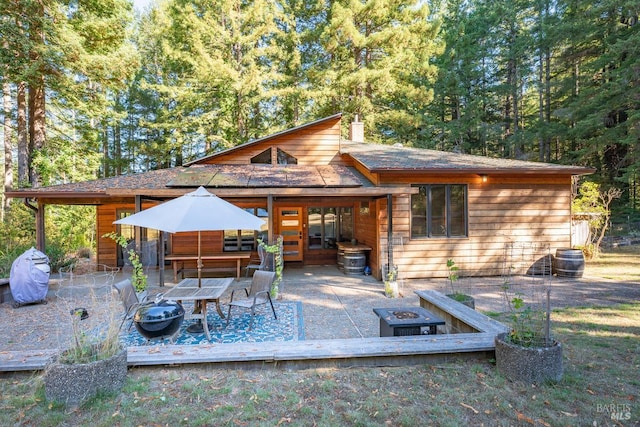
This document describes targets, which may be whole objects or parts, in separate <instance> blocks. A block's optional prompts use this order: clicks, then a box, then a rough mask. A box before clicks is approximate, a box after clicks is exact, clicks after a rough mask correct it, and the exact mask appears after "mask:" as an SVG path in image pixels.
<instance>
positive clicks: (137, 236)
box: [133, 194, 142, 258]
mask: <svg viewBox="0 0 640 427" xmlns="http://www.w3.org/2000/svg"><path fill="white" fill-rule="evenodd" d="M135 205H136V206H135V210H136V212H135V213H138V212H140V211H141V210H142V197H141V196H140V195H139V194H136V201H135ZM133 230H134V231H133V233H134V240H135V242H136V252H138V253H140V249H141V248H142V230H140V227H138V226H135V227H133ZM141 258H142V257H141Z"/></svg>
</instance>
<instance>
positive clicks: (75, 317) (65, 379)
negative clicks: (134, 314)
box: [44, 308, 127, 407]
mask: <svg viewBox="0 0 640 427" xmlns="http://www.w3.org/2000/svg"><path fill="white" fill-rule="evenodd" d="M71 316H72V327H71V331H72V340H71V345H70V346H69V348H67V349H65V350H64V351H62V352H61V353H60V354H59V355H58V356H57V357H55V358H54V359H53V361H52V363H50V364H49V365H48V366H47V367H46V369H45V371H44V390H45V397H46V399H47V400H49V401H54V402H60V403H63V404H64V405H66V406H68V407H77V406H79V405H80V404H81V403H82V402H84V401H85V400H87V399H89V398H91V397H93V396H95V395H96V394H98V393H103V392H106V393H112V392H117V391H120V390H121V389H122V388H123V387H124V384H125V382H126V377H127V349H126V348H124V347H123V346H122V344H121V343H120V340H119V332H120V327H119V326H120V322H119V321H118V320H117V319H115V317H114V318H112V319H111V320H110V321H109V322H108V327H107V329H106V331H104V332H103V333H100V334H97V335H96V336H93V337H91V336H89V335H88V334H87V333H86V332H85V331H83V330H82V328H81V326H80V324H81V322H82V321H83V320H84V319H86V318H87V317H88V316H89V314H88V313H87V310H86V309H84V308H75V309H72V310H71Z"/></svg>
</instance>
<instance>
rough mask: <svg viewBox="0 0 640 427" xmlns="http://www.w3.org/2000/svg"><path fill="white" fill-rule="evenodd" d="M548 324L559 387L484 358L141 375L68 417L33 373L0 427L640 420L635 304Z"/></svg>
mask: <svg viewBox="0 0 640 427" xmlns="http://www.w3.org/2000/svg"><path fill="white" fill-rule="evenodd" d="M636 250H637V248H636ZM633 253H636V254H637V252H633ZM627 255H628V252H627V251H625V250H622V251H621V253H619V254H617V255H613V254H605V255H604V256H603V258H602V259H601V260H599V261H597V264H594V263H593V262H590V263H589V268H588V271H589V273H590V275H592V276H593V275H595V274H596V273H595V272H596V271H598V272H602V274H611V278H616V280H625V281H633V280H634V279H633V278H636V277H640V265H639V264H638V262H637V260H634V259H633V256H630V257H628V256H627ZM636 256H637V255H636ZM621 264H622V265H621ZM553 319H554V334H555V336H556V337H557V338H558V339H559V340H560V341H561V342H562V343H563V346H564V365H565V375H564V378H563V380H562V381H561V382H560V383H558V384H543V385H540V386H531V385H524V384H519V383H512V382H509V381H507V380H505V379H504V378H503V377H501V376H500V375H499V374H497V373H496V370H495V367H494V366H493V364H492V363H491V361H487V362H482V363H480V362H462V361H461V362H452V363H447V364H440V365H421V366H411V367H404V368H357V369H314V370H305V371H292V372H289V371H283V370H279V369H273V368H265V369H264V370H252V371H241V370H231V369H214V368H211V367H207V366H200V367H176V368H164V369H163V368H136V369H130V371H129V379H128V384H127V387H126V389H125V390H124V392H122V393H121V394H119V395H117V396H102V397H99V398H97V399H94V400H92V401H90V402H88V403H87V404H85V405H84V406H82V407H81V408H80V409H79V410H76V411H73V412H71V413H66V412H65V410H64V408H63V407H60V406H56V405H50V404H48V403H47V402H45V401H44V398H43V390H42V385H41V380H40V377H39V375H25V374H12V375H6V374H5V375H4V376H2V377H0V378H1V380H0V394H1V397H0V425H29V426H30V425H34V426H35V425H37V426H65V425H95V426H112V425H122V426H137V425H145V426H156V425H157V426H164V425H190V426H209V425H221V426H227V425H228V426H256V425H257V426H259V425H264V426H274V425H292V426H308V425H318V426H335V425H361V426H370V425H392V426H415V425H423V426H427V425H435V426H460V425H474V426H480V425H485V426H494V425H499V426H500V425H504V426H516V425H524V426H578V425H583V426H586V425H589V426H594V425H596V426H601V425H624V426H630V425H640V403H639V402H638V396H640V356H639V355H640V304H639V303H638V302H634V303H631V302H630V304H626V305H619V306H614V307H601V308H599V307H581V308H569V309H564V310H560V311H557V312H555V313H554V316H553ZM612 414H613V415H614V418H615V417H619V418H620V419H619V420H616V419H612Z"/></svg>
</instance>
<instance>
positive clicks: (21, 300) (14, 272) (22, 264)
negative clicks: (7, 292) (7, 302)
mask: <svg viewBox="0 0 640 427" xmlns="http://www.w3.org/2000/svg"><path fill="white" fill-rule="evenodd" d="M49 273H50V267H49V258H48V257H47V256H46V255H45V254H43V253H42V252H40V251H39V250H37V249H35V248H31V249H28V250H27V251H25V252H24V253H23V254H22V255H20V256H19V257H18V258H16V259H15V261H13V264H12V265H11V275H10V276H9V286H10V287H11V295H13V299H14V300H15V302H17V303H18V304H29V303H32V302H38V301H42V300H44V299H45V298H46V296H47V292H48V290H49Z"/></svg>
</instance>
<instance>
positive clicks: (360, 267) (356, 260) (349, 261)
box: [344, 252, 367, 274]
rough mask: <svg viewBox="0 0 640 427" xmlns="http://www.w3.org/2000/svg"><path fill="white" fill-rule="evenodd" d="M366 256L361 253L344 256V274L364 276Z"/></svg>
mask: <svg viewBox="0 0 640 427" xmlns="http://www.w3.org/2000/svg"><path fill="white" fill-rule="evenodd" d="M366 263H367V256H366V255H365V254H364V253H362V252H355V253H346V254H344V274H364V266H365V264H366Z"/></svg>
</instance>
